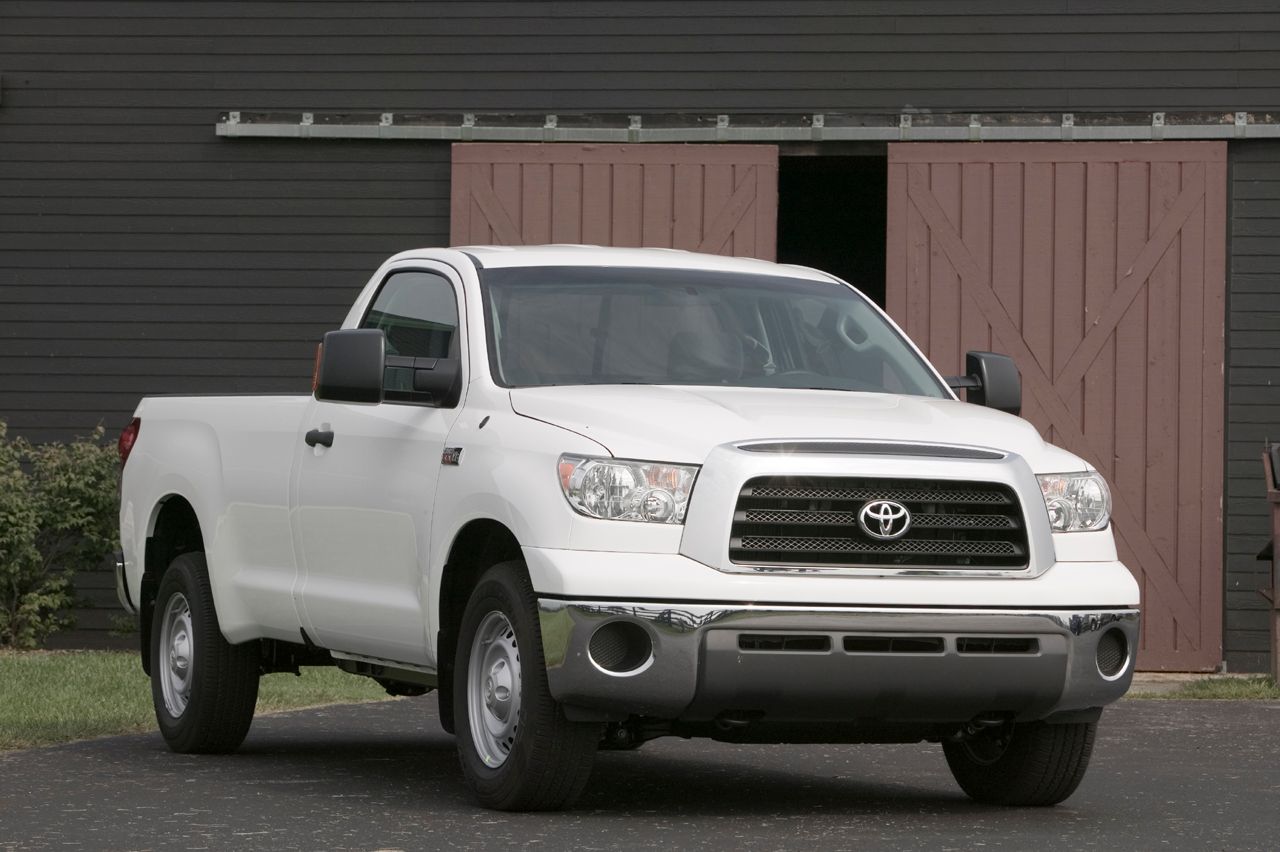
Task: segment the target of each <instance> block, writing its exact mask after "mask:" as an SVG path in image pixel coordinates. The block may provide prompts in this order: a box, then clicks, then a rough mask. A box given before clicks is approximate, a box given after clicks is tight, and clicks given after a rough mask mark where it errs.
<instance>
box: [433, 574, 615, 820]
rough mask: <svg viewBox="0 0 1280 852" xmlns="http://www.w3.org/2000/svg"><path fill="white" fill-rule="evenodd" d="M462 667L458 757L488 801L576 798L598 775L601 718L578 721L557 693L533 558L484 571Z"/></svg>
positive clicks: (551, 803) (463, 637)
mask: <svg viewBox="0 0 1280 852" xmlns="http://www.w3.org/2000/svg"><path fill="white" fill-rule="evenodd" d="M453 668H454V681H453V684H454V685H453V716H454V720H455V723H456V724H455V727H456V731H455V733H456V736H457V740H458V757H459V759H460V761H461V763H462V775H463V778H464V779H465V780H466V783H467V786H468V787H470V788H471V791H472V792H473V793H474V794H475V796H476V798H477V799H478V800H479V802H480V804H481V805H483V806H485V807H487V808H494V809H496V810H503V811H542V810H558V809H560V808H564V807H567V806H569V805H570V804H572V803H573V801H574V800H575V799H577V797H578V795H579V794H580V793H581V792H582V790H583V788H584V787H585V786H586V783H587V778H588V777H589V776H590V774H591V764H592V762H593V760H594V758H595V752H596V746H597V744H598V743H599V741H600V725H598V724H594V723H582V722H571V721H569V720H568V719H566V718H565V715H564V710H563V709H562V708H561V707H560V705H559V704H557V703H556V701H555V699H553V698H552V697H551V691H550V689H549V688H548V687H547V673H546V667H545V665H544V663H543V657H542V635H541V632H540V630H539V627H538V619H537V601H536V600H535V598H534V594H533V588H532V586H531V585H530V584H529V576H528V573H527V571H526V570H525V566H524V563H523V562H521V561H513V562H503V563H501V564H499V565H495V566H494V567H492V568H490V569H489V570H488V571H487V572H485V574H484V576H483V577H481V578H480V582H479V583H478V584H477V585H476V588H475V590H474V591H473V592H472V594H471V599H470V600H469V601H468V602H467V608H466V611H465V613H464V614H463V616H462V626H461V629H460V631H459V635H458V646H457V655H456V657H455V658H454V667H453Z"/></svg>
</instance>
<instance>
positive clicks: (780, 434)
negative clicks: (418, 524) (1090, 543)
mask: <svg viewBox="0 0 1280 852" xmlns="http://www.w3.org/2000/svg"><path fill="white" fill-rule="evenodd" d="M511 406H512V408H514V409H515V411H516V413H517V414H521V415H523V416H525V417H531V418H533V419H536V420H541V421H543V422H546V423H552V424H554V425H556V426H559V427H561V428H564V429H568V430H570V431H572V432H576V433H578V434H580V435H583V436H585V437H588V438H591V439H592V440H594V441H596V442H597V443H599V444H601V445H603V446H604V447H606V448H607V449H608V450H609V452H610V453H612V454H613V455H614V456H616V457H618V458H632V459H648V460H653V461H668V462H681V463H688V464H700V463H702V461H703V460H704V459H705V458H706V457H707V454H708V453H709V452H710V451H711V449H712V448H713V447H715V446H717V445H720V444H727V443H737V442H742V441H752V440H800V439H826V440H846V441H848V440H860V441H912V442H919V443H934V444H962V445H967V446H974V447H989V448H992V449H997V450H1002V451H1004V452H1012V453H1016V454H1018V455H1020V456H1022V457H1023V458H1024V459H1026V461H1027V463H1028V464H1029V465H1030V466H1031V468H1032V470H1034V471H1036V472H1040V473H1047V472H1062V471H1072V470H1084V469H1086V468H1088V467H1090V465H1088V464H1086V463H1085V462H1084V461H1082V460H1081V459H1080V458H1079V457H1077V456H1075V455H1072V454H1071V453H1068V452H1066V451H1065V450H1062V449H1059V448H1058V447H1055V446H1053V445H1051V444H1047V443H1045V442H1044V441H1043V440H1042V439H1041V437H1040V434H1039V433H1038V432H1037V431H1036V429H1035V427H1033V426H1032V425H1031V424H1030V423H1028V422H1027V421H1025V420H1023V419H1022V418H1020V417H1013V416H1012V415H1009V414H1004V413H1002V412H999V411H993V410H991V409H988V408H982V407H980V406H977V405H970V404H968V403H964V402H956V401H955V400H947V399H929V398H926V397H919V396H897V395H894V394H879V393H856V392H849V391H820V390H790V389H775V388H737V387H732V388H716V387H702V386H698V387H683V386H675V385H575V386H564V387H542V388H517V389H515V390H512V391H511Z"/></svg>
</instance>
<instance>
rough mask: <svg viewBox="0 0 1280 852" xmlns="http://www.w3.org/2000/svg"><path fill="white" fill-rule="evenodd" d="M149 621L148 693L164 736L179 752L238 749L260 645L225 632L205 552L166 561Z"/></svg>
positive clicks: (249, 716)
mask: <svg viewBox="0 0 1280 852" xmlns="http://www.w3.org/2000/svg"><path fill="white" fill-rule="evenodd" d="M151 624H152V628H151V699H152V703H153V704H154V705H155V711H156V721H157V722H158V723H159V725H160V733H161V734H162V735H163V736H164V739H165V742H166V743H168V744H169V748H171V749H173V750H174V751H176V752H181V753H184V754H185V753H205V754H220V753H227V752H232V751H235V750H236V749H237V748H239V746H240V743H242V742H243V741H244V738H245V735H246V734H248V732H249V725H250V724H251V723H252V722H253V711H254V707H255V705H256V704H257V701H258V661H259V653H258V643H257V642H249V643H246V644H244V645H232V644H230V643H228V642H227V640H226V639H224V638H223V636H222V631H221V629H220V628H219V627H218V615H217V613H216V612H215V610H214V607H213V593H212V591H211V590H210V588H209V573H208V568H207V565H206V563H205V558H204V554H203V553H184V554H182V555H181V556H179V557H177V558H176V559H174V560H173V562H172V563H171V564H170V565H169V570H167V571H165V572H164V576H163V577H162V578H161V579H160V588H159V590H158V594H157V595H156V608H155V615H154V617H153V618H152V619H151Z"/></svg>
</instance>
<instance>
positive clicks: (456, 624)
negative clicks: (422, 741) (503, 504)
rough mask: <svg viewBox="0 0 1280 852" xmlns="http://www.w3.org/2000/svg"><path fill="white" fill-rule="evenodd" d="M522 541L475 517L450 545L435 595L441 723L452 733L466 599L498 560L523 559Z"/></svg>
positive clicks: (505, 529)
mask: <svg viewBox="0 0 1280 852" xmlns="http://www.w3.org/2000/svg"><path fill="white" fill-rule="evenodd" d="M522 558H523V551H522V550H521V548H520V541H519V540H518V539H517V538H516V536H515V533H513V532H512V531H511V529H510V527H508V526H507V525H506V524H504V523H502V522H501V521H496V520H494V519H493V518H475V519H473V520H471V521H468V522H467V523H466V524H464V525H463V527H462V528H461V529H460V530H458V533H457V535H455V536H454V537H453V542H452V544H451V545H450V546H449V555H448V557H447V558H446V559H445V563H444V568H443V570H442V571H441V576H440V585H439V587H438V590H437V593H436V595H435V603H436V605H435V625H436V635H435V637H434V638H435V649H436V670H437V672H438V674H439V677H438V682H439V687H438V689H439V693H440V724H441V726H442V727H443V728H444V729H445V730H446V731H448V732H450V733H453V660H454V654H455V652H456V651H457V647H458V630H459V629H460V628H461V626H462V615H463V612H464V611H465V610H466V608H467V601H468V600H470V598H471V592H472V590H473V589H475V587H476V584H477V583H479V582H480V577H481V576H482V575H483V574H484V572H485V571H487V570H488V569H489V568H490V567H492V566H494V565H497V564H498V563H499V562H506V561H508V560H512V559H522Z"/></svg>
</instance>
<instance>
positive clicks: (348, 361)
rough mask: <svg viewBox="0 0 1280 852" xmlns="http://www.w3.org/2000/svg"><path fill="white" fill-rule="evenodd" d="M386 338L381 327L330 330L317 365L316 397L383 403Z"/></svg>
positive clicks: (327, 399)
mask: <svg viewBox="0 0 1280 852" xmlns="http://www.w3.org/2000/svg"><path fill="white" fill-rule="evenodd" d="M386 346H387V339H386V336H385V335H383V333H382V330H381V329H377V328H355V329H340V330H338V331H330V332H328V333H326V334H325V336H324V343H322V344H321V346H320V361H319V363H318V364H317V365H316V387H315V397H316V399H319V400H323V401H325V402H358V403H366V404H371V405H372V404H377V403H379V402H382V371H383V364H384V362H385V360H386V354H385V353H386Z"/></svg>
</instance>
